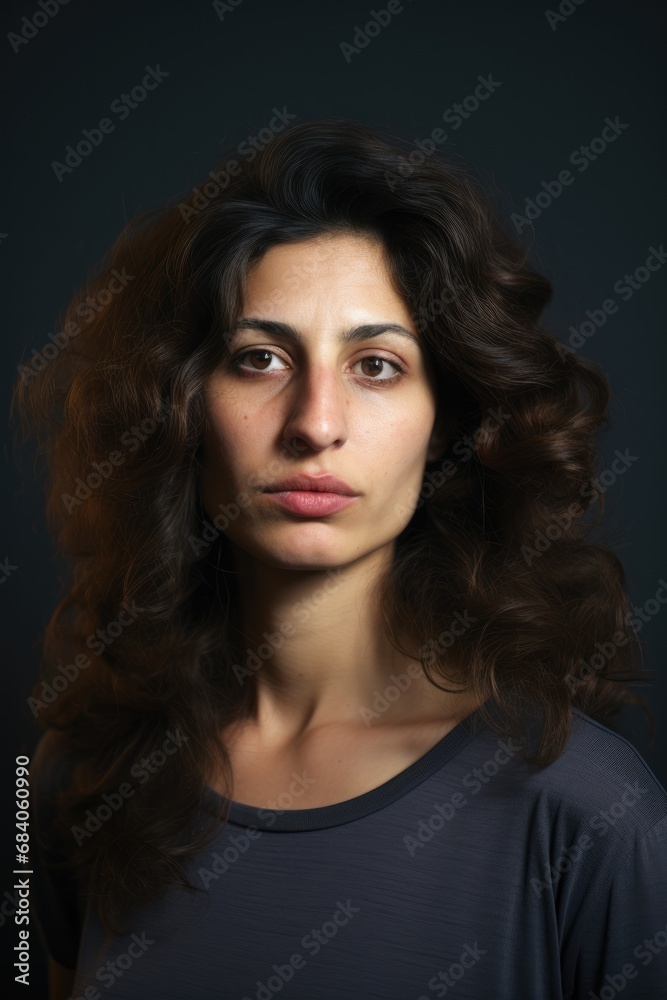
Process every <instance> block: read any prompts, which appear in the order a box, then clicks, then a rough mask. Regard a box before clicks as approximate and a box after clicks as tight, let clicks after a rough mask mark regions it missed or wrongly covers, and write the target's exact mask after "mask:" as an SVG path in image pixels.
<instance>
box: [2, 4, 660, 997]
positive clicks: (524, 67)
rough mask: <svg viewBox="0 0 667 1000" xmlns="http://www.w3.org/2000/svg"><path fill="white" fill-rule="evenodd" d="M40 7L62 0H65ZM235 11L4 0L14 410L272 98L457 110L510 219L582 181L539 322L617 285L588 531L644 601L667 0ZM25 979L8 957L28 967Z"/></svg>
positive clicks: (10, 549)
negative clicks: (89, 134)
mask: <svg viewBox="0 0 667 1000" xmlns="http://www.w3.org/2000/svg"><path fill="white" fill-rule="evenodd" d="M45 2H46V3H47V6H49V5H50V6H51V7H53V4H54V3H55V0H45ZM217 6H221V5H217ZM228 6H229V10H228V11H227V12H223V16H222V18H221V17H220V15H219V14H218V13H217V11H216V5H214V4H213V3H210V2H207V3H185V2H183V0H182V2H160V3H143V4H136V3H128V2H117V0H114V2H111V0H103V2H96V3H94V4H92V3H89V4H85V3H83V2H82V0H70V2H69V3H67V4H66V5H64V6H62V7H59V9H58V12H57V14H55V16H52V17H49V19H48V23H46V24H45V25H44V26H43V27H40V28H39V30H37V31H36V32H34V37H32V38H30V39H29V40H28V42H27V43H26V44H22V45H20V47H19V50H18V51H17V52H15V51H14V49H13V48H12V45H11V44H10V40H9V38H8V35H9V33H10V32H14V33H19V32H21V30H22V29H24V28H25V22H24V21H23V20H22V19H23V18H24V17H28V18H32V17H33V15H34V14H35V13H36V12H38V11H41V9H42V8H40V7H39V6H38V4H37V0H35V2H28V0H26V2H21V3H6V4H4V5H3V11H2V13H1V14H0V17H1V20H2V25H3V31H2V42H1V47H0V52H1V53H2V55H1V58H0V64H1V65H2V69H3V74H4V81H3V82H4V87H3V92H4V93H5V94H6V95H7V99H6V101H5V135H6V136H7V137H9V138H10V140H11V144H12V146H13V159H12V161H11V163H10V162H9V161H8V160H6V159H5V160H4V162H3V169H4V170H5V183H4V185H3V190H4V199H3V208H2V215H1V217H0V230H2V236H1V237H0V253H2V258H3V260H2V268H3V274H4V278H5V285H4V309H3V315H4V328H5V333H4V336H3V338H2V352H3V358H2V361H3V365H2V375H3V389H4V393H5V398H6V400H7V408H6V412H8V401H9V396H10V392H11V388H12V386H13V384H14V380H15V379H16V377H17V365H18V364H19V362H20V361H21V360H22V359H30V358H31V357H32V355H31V349H32V348H33V347H34V348H41V346H42V345H43V344H45V343H47V342H48V336H47V335H48V334H49V333H50V332H56V329H57V327H56V316H57V314H58V313H59V312H60V311H61V310H62V309H63V308H64V306H65V305H66V303H67V301H68V299H69V298H70V296H71V294H72V292H73V290H74V288H75V287H76V286H77V285H79V284H80V283H81V282H83V281H84V280H85V278H86V276H87V274H88V272H89V269H90V268H91V267H92V265H93V264H94V263H95V262H96V261H97V260H98V259H99V257H100V256H101V255H102V253H103V252H104V251H105V250H106V249H107V248H108V247H109V245H110V244H111V242H112V241H113V239H114V238H115V237H116V236H117V234H118V232H119V231H120V229H121V228H122V226H123V225H124V224H125V222H126V221H127V219H129V218H130V217H131V216H133V215H134V214H135V213H136V212H137V211H140V210H143V209H146V208H149V207H152V206H154V205H158V204H161V203H163V202H164V201H166V200H170V199H178V198H179V197H180V196H183V195H184V194H186V193H189V192H190V190H191V188H192V187H193V186H195V185H199V184H200V183H201V182H203V180H204V178H205V177H206V175H207V173H208V171H209V170H213V169H214V168H215V167H216V166H218V165H219V163H220V157H221V155H222V153H223V152H226V151H233V150H235V149H236V147H237V145H238V144H239V143H240V142H241V141H242V140H243V139H245V138H246V137H247V136H248V135H254V134H256V133H257V132H258V131H259V130H260V129H262V128H264V127H265V126H267V125H268V123H269V120H270V119H271V117H272V116H273V114H274V111H273V108H274V107H278V108H282V107H283V106H286V108H287V110H288V111H289V112H290V113H291V114H295V115H296V116H297V117H296V118H295V119H294V121H295V122H298V121H300V120H303V119H307V118H312V117H315V116H319V115H336V116H340V117H346V118H352V119H356V120H358V121H361V122H363V123H365V124H368V125H371V126H376V127H379V128H381V129H384V130H387V131H388V132H390V133H391V134H393V135H395V136H396V137H397V138H398V139H402V140H404V141H405V142H407V143H408V145H409V146H412V145H413V144H414V141H415V140H417V139H420V140H421V139H426V138H427V137H428V136H429V135H430V133H431V132H432V130H433V129H435V128H439V127H440V128H443V129H444V130H445V131H446V132H447V134H448V141H447V142H446V144H445V145H444V147H441V148H443V149H444V151H445V153H446V154H451V155H454V156H456V157H460V158H462V159H463V160H464V161H465V162H466V163H467V164H468V165H469V166H470V168H471V169H472V170H473V171H474V172H475V174H476V176H477V177H478V179H480V180H481V182H482V183H483V184H484V186H485V187H486V190H487V192H488V194H489V195H490V197H491V198H492V200H493V201H494V203H495V204H496V205H497V206H498V208H499V210H500V212H501V214H502V217H503V218H504V219H505V220H506V224H507V225H508V227H510V228H511V227H512V222H511V215H512V213H514V212H522V211H523V209H524V207H525V201H526V199H527V198H533V199H534V198H535V196H536V194H537V193H538V192H539V191H542V190H544V188H543V183H542V182H550V181H553V180H554V179H555V178H557V176H558V174H559V172H560V171H561V170H563V169H569V170H570V171H571V173H572V174H573V176H574V182H573V183H572V184H571V185H570V186H569V187H566V188H564V189H563V192H562V194H561V195H560V197H558V198H556V199H554V200H553V201H552V203H551V204H550V205H549V206H548V207H545V208H544V209H543V210H542V211H541V213H540V215H539V216H538V217H537V218H536V219H535V220H534V221H533V223H532V225H531V226H528V227H526V228H525V229H523V231H522V234H521V238H522V240H523V242H524V243H525V244H526V246H527V247H530V248H531V259H532V262H533V264H534V265H535V266H537V267H538V268H539V269H540V270H542V271H543V272H544V273H545V274H546V275H547V276H548V277H549V279H550V280H551V281H552V283H553V284H554V286H555V295H554V300H553V302H552V304H551V305H550V307H549V309H548V311H547V313H546V316H545V323H546V325H547V327H548V328H549V329H550V330H552V332H554V333H555V334H556V336H557V337H558V338H559V339H560V340H563V341H567V340H568V338H569V336H570V334H571V329H570V328H571V327H579V326H580V324H581V323H582V322H584V321H585V320H586V319H587V318H588V317H587V315H586V310H591V311H593V310H598V309H600V308H601V306H602V303H603V302H604V301H605V300H606V299H609V298H613V299H614V300H615V301H616V303H617V304H618V311H617V312H616V313H615V314H614V315H611V316H608V317H607V320H606V322H605V324H604V325H603V326H601V327H600V328H599V329H597V330H596V332H595V333H594V335H593V336H590V337H588V338H586V340H585V343H584V345H583V346H582V347H581V348H579V352H580V353H582V354H585V355H586V356H588V357H590V358H592V359H594V360H595V361H597V362H599V363H600V364H601V365H602V366H603V368H604V370H605V372H606V373H607V376H608V378H609V380H610V382H611V386H612V390H613V394H614V403H613V407H612V418H613V425H612V428H611V430H610V431H609V432H607V433H605V434H604V435H603V436H602V437H601V440H600V445H601V447H600V463H599V466H598V469H599V470H602V469H606V468H608V467H609V465H610V464H611V461H612V460H613V458H614V452H615V451H616V449H619V450H620V451H622V452H623V451H625V449H626V448H627V449H629V451H630V453H631V454H632V455H635V456H637V460H636V461H634V462H633V463H632V465H631V466H630V467H629V469H628V470H627V472H626V473H625V474H624V475H623V476H620V477H619V478H618V479H617V480H616V482H615V483H614V484H613V485H611V486H610V487H609V489H608V490H607V493H606V502H607V516H606V521H605V528H604V529H603V530H598V531H597V532H596V533H595V534H594V535H593V539H594V540H599V541H604V542H606V543H607V544H610V545H611V547H612V548H613V549H614V550H615V551H616V552H617V553H618V555H619V556H620V558H621V559H622V561H623V563H624V565H625V568H626V572H627V577H628V584H629V589H630V594H631V597H632V599H633V602H634V603H635V604H636V605H637V606H638V607H643V606H644V604H645V602H647V601H650V599H652V598H654V595H655V593H656V591H657V590H658V589H659V587H660V582H659V581H660V580H661V579H662V580H665V579H667V558H666V552H665V545H664V540H665V539H664V530H663V511H664V495H665V464H664V461H663V441H664V436H665V430H666V424H665V417H664V405H663V396H662V392H661V389H662V385H663V382H664V376H665V366H664V360H665V346H664V336H665V328H664V301H665V293H664V288H665V275H666V274H667V267H665V266H663V267H662V268H661V269H659V270H657V271H655V272H653V273H651V275H650V279H649V280H648V281H647V282H646V283H645V284H641V286H640V287H639V288H638V289H637V290H635V291H633V294H632V296H630V297H629V298H628V299H627V301H623V298H622V296H621V295H620V294H619V293H618V292H617V291H615V290H614V285H615V283H616V282H617V281H619V279H623V276H624V275H625V274H626V273H630V274H632V273H633V272H634V271H635V270H636V269H637V268H638V267H641V266H643V265H644V264H645V261H646V258H647V256H648V255H649V252H650V251H649V248H650V247H657V248H659V247H660V246H661V241H663V240H666V239H667V225H666V221H665V200H664V197H663V188H664V163H665V152H666V150H665V139H664V134H665V129H664V124H665V120H664V114H662V113H661V112H662V109H663V108H664V102H665V74H664V70H663V65H664V58H663V59H661V56H662V51H663V50H662V45H661V42H662V44H664V24H663V23H662V18H661V14H662V12H661V10H660V5H659V4H657V3H654V4H651V3H648V2H647V0H639V2H635V3H633V4H627V3H618V2H608V0H607V2H605V3H601V2H597V3H596V2H593V0H584V2H583V3H580V4H575V3H567V2H566V3H564V4H561V8H562V9H563V10H564V11H566V10H570V11H571V13H570V14H568V15H567V16H562V17H561V19H560V20H558V21H557V23H556V24H555V27H553V26H552V25H551V24H550V23H549V19H548V17H547V14H546V13H545V11H547V10H548V9H551V10H552V11H554V12H557V11H558V5H554V6H552V7H551V8H548V7H546V6H543V5H541V4H539V3H528V2H521V3H512V4H500V3H493V2H490V0H487V2H483V3H482V2H470V3H466V4H461V3H458V2H449V0H441V2H438V0H405V2H404V3H403V9H402V10H401V11H400V12H397V13H394V14H393V15H392V18H391V21H390V23H389V24H388V25H387V26H386V27H384V28H383V29H382V30H381V31H380V32H379V34H378V35H377V37H373V38H371V40H370V42H369V43H368V44H367V45H366V46H365V47H364V48H363V49H362V50H361V51H360V52H359V53H358V54H355V55H352V56H351V58H350V61H349V62H348V61H346V59H345V58H344V56H343V53H342V51H341V47H340V44H341V42H347V43H352V42H353V41H354V37H355V31H356V29H357V28H358V27H359V28H362V29H363V27H364V25H365V24H366V23H367V22H369V21H370V20H372V15H371V12H372V11H373V10H376V11H380V10H384V9H386V3H384V2H383V0H380V2H379V3H376V4H371V3H364V2H351V0H337V2H336V3H331V4H326V5H319V4H315V3H312V2H306V0H300V2H291V3H290V2H285V3H278V2H268V0H263V2H262V0H241V2H240V3H238V0H237V5H236V6H235V7H234V8H232V7H231V6H230V5H228ZM38 20H43V18H38ZM158 64H159V67H160V69H162V70H164V71H167V72H168V74H169V75H168V77H167V78H166V79H165V80H164V81H163V82H162V83H161V84H160V85H159V86H158V87H157V88H156V89H155V90H154V91H153V92H151V93H149V94H148V96H147V98H146V100H145V101H144V102H143V103H141V104H139V106H138V107H137V108H136V109H133V110H131V111H130V113H129V115H128V116H127V117H126V118H125V120H122V121H121V120H120V118H119V116H118V115H116V114H113V113H110V110H109V109H110V105H111V103H112V101H114V99H115V98H117V97H119V95H121V94H122V93H123V92H128V91H130V90H131V89H132V88H133V87H134V86H136V85H137V84H139V83H140V82H141V79H142V77H143V76H144V74H145V72H146V67H147V66H153V67H155V66H156V65H158ZM489 74H491V75H492V77H493V79H494V80H495V81H498V82H500V86H499V87H498V88H497V89H496V90H495V92H494V93H493V94H492V95H491V96H490V97H489V99H488V100H486V101H483V102H481V103H480V106H479V108H478V109H477V110H475V111H474V112H472V113H471V114H470V116H469V117H468V119H467V120H465V121H464V122H463V123H462V125H461V127H460V128H458V129H455V130H454V129H452V127H451V125H447V124H446V123H443V120H442V116H443V113H444V112H445V111H446V110H447V109H448V108H451V107H453V105H454V104H455V103H456V102H459V103H460V102H462V101H463V100H464V99H465V98H466V97H467V96H468V95H470V94H472V93H473V92H474V90H475V87H476V86H477V84H478V82H479V81H478V77H479V76H482V77H487V76H488V75H489ZM616 116H618V118H619V119H620V121H621V122H622V123H624V124H627V126H628V127H627V128H626V129H624V130H623V131H622V133H621V134H620V135H619V137H618V138H617V139H616V141H615V142H613V143H610V144H609V145H608V147H607V148H606V150H604V151H603V152H601V153H600V155H599V156H598V157H597V158H596V159H595V160H594V161H593V162H591V163H590V164H589V166H588V168H587V169H586V170H585V171H584V172H579V170H578V169H577V167H576V166H573V165H572V164H571V163H570V162H569V157H570V154H571V153H572V152H573V151H574V150H575V149H577V148H578V147H580V146H581V145H582V144H583V145H587V144H588V143H590V142H591V140H593V139H594V138H595V137H597V136H599V135H600V133H601V131H602V129H603V127H604V124H605V119H606V118H607V117H609V118H611V119H614V118H616ZM104 117H110V118H111V119H112V121H113V122H114V123H115V126H116V127H115V129H114V131H113V132H112V133H111V134H109V135H106V136H105V137H104V140H103V141H102V143H101V144H100V145H99V146H98V147H96V148H94V149H93V150H92V152H91V154H90V155H89V156H87V157H86V158H85V159H84V160H83V161H82V163H81V164H80V165H79V166H78V167H76V168H75V169H74V170H73V171H72V172H71V173H69V174H66V175H65V176H64V178H63V180H62V181H61V182H59V181H58V179H57V178H56V175H55V173H54V170H53V168H52V166H51V164H52V162H53V161H54V160H58V161H62V160H63V159H64V156H65V147H66V146H67V145H68V144H72V145H74V146H75V145H76V144H77V142H78V141H79V140H80V139H81V138H82V130H83V129H91V128H95V127H97V125H98V123H99V121H100V119H101V118H104ZM29 455H30V453H29V452H28V457H26V456H25V455H24V456H23V458H22V469H23V471H22V472H21V471H20V469H19V468H18V467H17V462H18V457H17V455H16V454H15V451H14V448H13V445H12V436H11V431H10V428H9V427H8V426H7V425H6V429H5V445H4V452H3V457H4V463H5V474H6V482H7V490H6V492H5V495H4V498H3V503H4V511H3V513H4V516H3V525H4V529H5V531H4V542H3V546H2V551H0V560H2V559H5V558H6V559H7V562H8V563H9V565H10V566H13V567H15V569H12V570H11V571H10V573H9V575H8V576H6V578H4V580H3V583H4V586H3V589H2V593H1V595H0V596H1V598H2V610H3V620H4V622H5V623H6V627H5V634H4V637H3V649H4V658H5V669H4V674H3V676H4V678H5V680H4V690H3V702H4V707H5V716H4V726H3V732H4V740H5V743H6V747H5V754H4V758H5V759H4V760H3V768H4V770H3V779H4V780H3V782H2V798H3V808H4V809H5V811H6V812H7V816H8V819H7V823H6V829H8V830H9V835H8V846H7V850H6V851H5V852H3V872H2V873H0V893H2V892H3V890H4V889H5V887H7V888H9V887H10V886H11V885H12V875H11V871H12V867H13V854H12V852H11V846H10V845H11V840H12V839H13V837H12V834H13V828H12V826H11V821H10V818H9V817H10V816H11V812H12V804H13V798H12V789H13V782H12V774H13V767H14V758H15V756H16V754H18V753H21V752H24V753H27V754H28V755H30V754H31V752H32V749H33V747H34V744H35V742H36V739H37V737H38V731H37V728H36V726H35V724H34V721H33V717H32V713H31V712H30V710H29V708H28V707H27V704H26V698H27V696H28V694H29V690H30V685H31V683H32V680H33V679H34V677H35V674H36V671H37V666H38V662H39V636H40V634H41V631H42V629H43V627H44V625H45V623H46V621H47V620H48V618H49V616H50V614H51V612H52V610H53V607H54V605H55V601H56V599H57V596H58V584H59V573H60V570H61V567H60V564H59V563H58V561H57V560H55V559H54V557H53V554H52V550H51V543H50V540H49V537H48V535H47V533H46V530H45V524H44V515H43V501H42V495H41V493H40V491H39V489H38V488H37V486H36V484H35V483H34V482H33V476H32V468H31V462H30V458H29ZM647 618H648V621H647V622H646V624H645V625H644V626H643V628H642V631H641V633H640V635H641V638H642V640H643V641H644V653H645V666H646V667H647V668H649V669H650V670H651V671H653V676H654V678H655V682H654V685H653V686H652V687H644V688H642V691H643V692H644V693H645V694H646V695H647V697H648V700H649V703H650V705H651V707H652V710H653V712H654V717H655V722H656V728H657V735H656V740H655V744H654V746H653V747H651V748H649V747H648V745H647V742H646V728H645V726H644V723H643V716H642V715H641V714H640V713H639V712H638V711H634V710H632V711H628V712H626V713H625V714H624V717H623V732H624V735H626V737H627V738H628V739H630V740H631V741H632V742H633V743H634V744H635V745H636V746H637V747H638V748H639V749H640V750H641V752H642V753H643V754H644V756H645V759H646V761H647V762H648V763H649V765H650V767H651V768H652V769H653V771H654V772H655V774H656V775H657V777H658V778H659V779H660V780H661V781H662V783H663V784H667V734H666V732H665V719H666V717H667V680H666V678H665V667H664V663H665V637H666V630H665V619H666V618H667V612H665V610H664V606H662V605H661V607H660V611H658V612H657V613H654V614H647ZM7 899H8V897H7V896H4V895H3V896H2V900H3V901H6V900H7ZM8 909H9V910H10V911H11V905H10V904H8ZM6 910H7V908H6ZM6 910H5V912H6ZM0 923H1V924H2V926H1V927H0V937H1V938H2V940H3V942H4V943H5V945H6V951H5V954H6V955H9V954H10V951H11V947H13V945H14V943H15V942H16V939H17V938H16V928H15V927H14V924H13V920H12V918H11V917H10V918H9V919H7V917H6V916H5V918H4V920H3V918H2V916H0ZM31 941H32V943H33V951H34V952H35V954H34V956H33V963H32V985H31V987H30V988H29V989H28V990H25V991H24V992H22V994H21V995H24V996H25V995H29V996H42V995H45V993H44V987H43V979H41V978H40V977H42V976H43V965H42V961H43V957H42V956H41V953H38V947H37V944H38V943H37V938H36V935H35V934H34V933H33V934H32V935H31ZM11 961H13V959H10V960H9V963H11ZM9 976H12V978H13V972H8V980H9V982H10V983H11V979H9ZM40 983H41V984H42V985H40Z"/></svg>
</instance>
